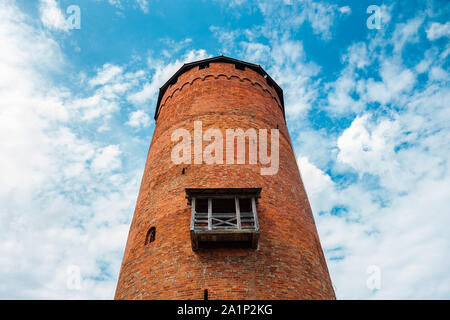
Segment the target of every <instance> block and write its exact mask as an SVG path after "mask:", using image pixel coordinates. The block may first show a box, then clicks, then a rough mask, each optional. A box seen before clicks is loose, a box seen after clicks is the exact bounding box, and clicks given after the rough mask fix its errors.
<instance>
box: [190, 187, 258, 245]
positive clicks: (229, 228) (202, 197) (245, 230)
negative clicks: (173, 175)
mask: <svg viewBox="0 0 450 320" xmlns="http://www.w3.org/2000/svg"><path fill="white" fill-rule="evenodd" d="M260 191H261V188H231V189H186V194H187V198H188V199H189V201H190V204H191V228H190V229H191V241H192V248H193V249H194V250H196V249H198V248H202V247H223V246H239V247H242V246H244V247H253V248H256V246H257V241H258V237H259V226H258V215H257V212H256V203H257V199H258V198H259V197H260Z"/></svg>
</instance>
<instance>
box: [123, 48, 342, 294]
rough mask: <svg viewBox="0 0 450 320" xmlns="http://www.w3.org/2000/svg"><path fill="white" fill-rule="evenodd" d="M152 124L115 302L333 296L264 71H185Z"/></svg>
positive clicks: (197, 66) (206, 67)
mask: <svg viewBox="0 0 450 320" xmlns="http://www.w3.org/2000/svg"><path fill="white" fill-rule="evenodd" d="M155 119H156V126H155V131H154V134H153V138H152V141H151V144H150V149H149V152H148V156H147V162H146V165H145V170H144V174H143V178H142V183H141V187H140V191H139V195H138V199H137V204H136V209H135V213H134V217H133V220H132V223H131V226H130V232H129V235H128V240H127V244H126V248H125V254H124V257H123V262H122V266H121V271H120V275H119V280H118V284H117V289H116V294H115V298H116V299H204V297H205V295H206V294H207V296H208V298H209V299H334V298H335V295H334V291H333V287H332V284H331V280H330V277H329V274H328V269H327V265H326V261H325V259H324V255H323V252H322V248H321V245H320V242H319V238H318V234H317V230H316V226H315V224H314V219H313V216H312V212H311V209H310V205H309V202H308V198H307V195H306V192H305V189H304V186H303V184H302V180H301V177H300V172H299V170H298V167H297V162H296V158H295V154H294V151H293V148H292V145H291V141H290V138H289V133H288V130H287V127H286V122H285V117H284V103H283V92H282V90H281V88H280V87H279V86H278V85H277V84H276V83H275V82H274V81H273V80H272V79H271V78H270V76H269V75H267V73H266V72H265V71H264V70H263V69H262V68H261V67H260V66H258V65H254V64H251V63H247V62H243V61H239V60H235V59H231V58H228V57H224V56H220V57H216V58H210V59H206V60H202V61H197V62H193V63H189V64H185V65H184V66H183V67H181V69H180V70H179V71H178V72H177V73H176V74H175V75H174V76H173V77H172V78H171V79H170V80H169V81H168V82H167V83H166V84H165V85H164V86H163V87H162V88H161V89H160V94H159V97H158V104H157V108H156V113H155ZM238 129H242V131H243V132H244V145H245V148H244V152H245V156H244V158H243V159H242V158H241V159H240V160H239V159H238V158H239V154H240V151H239V145H238V143H239V137H238V136H239V135H236V136H234V137H233V136H232V135H231V134H230V136H229V134H228V133H229V132H227V130H229V131H230V130H234V133H236V132H238ZM230 132H231V133H232V131H230ZM264 132H267V139H266V141H267V152H268V155H271V156H272V158H271V159H270V158H269V160H270V161H268V160H267V157H266V159H265V160H264V157H263V155H264V152H263V153H261V152H262V151H265V148H264V147H265V146H264V138H265V135H264ZM277 133H278V134H277ZM255 134H256V136H255ZM241 136H242V135H241ZM230 137H231V138H232V141H231V142H230V139H229V138H230ZM221 138H222V140H221ZM235 138H236V139H235ZM272 138H278V139H272ZM213 142H214V143H216V144H215V148H213V149H214V152H211V153H209V154H208V150H209V151H211V150H212V149H211V145H212V144H213ZM275 144H277V145H275ZM255 145H256V147H255V149H252V147H254V146H255ZM221 147H223V148H221ZM276 147H277V148H278V154H276V151H277V148H276ZM208 148H209V149H208ZM256 150H257V151H256ZM241 151H242V150H241ZM252 151H253V153H252ZM186 153H188V155H187V156H186ZM208 155H209V156H208ZM211 155H212V156H213V160H214V161H211ZM255 155H258V157H253V156H255ZM202 156H203V157H202ZM230 157H231V159H230ZM275 157H277V159H275ZM180 159H181V160H180ZM221 159H223V161H221ZM255 160H256V161H255ZM277 161H278V162H277ZM275 162H277V163H275ZM269 167H271V170H268V168H269ZM264 168H265V169H266V171H264Z"/></svg>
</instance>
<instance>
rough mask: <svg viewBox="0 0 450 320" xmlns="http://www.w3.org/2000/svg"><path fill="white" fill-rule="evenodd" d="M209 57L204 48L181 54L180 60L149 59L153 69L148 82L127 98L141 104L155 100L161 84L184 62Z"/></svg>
mask: <svg viewBox="0 0 450 320" xmlns="http://www.w3.org/2000/svg"><path fill="white" fill-rule="evenodd" d="M207 57H209V55H208V54H207V53H206V51H205V50H203V49H200V50H190V51H188V52H187V53H186V54H184V55H183V57H182V59H181V60H178V59H177V60H175V61H173V62H170V63H165V62H162V61H159V60H154V59H149V67H150V68H151V69H154V70H155V71H154V74H153V76H152V79H151V81H150V82H147V83H145V84H144V85H143V88H142V89H141V90H140V91H138V92H134V93H132V94H130V95H129V96H128V100H129V101H131V102H132V103H134V104H143V103H146V102H148V101H149V100H150V99H153V100H154V101H156V96H157V93H158V92H159V88H160V87H162V86H163V84H164V83H166V82H167V80H169V79H170V77H171V76H172V75H173V74H174V73H175V72H177V71H178V69H180V68H181V66H182V65H183V64H184V63H188V62H192V61H196V60H201V59H205V58H207Z"/></svg>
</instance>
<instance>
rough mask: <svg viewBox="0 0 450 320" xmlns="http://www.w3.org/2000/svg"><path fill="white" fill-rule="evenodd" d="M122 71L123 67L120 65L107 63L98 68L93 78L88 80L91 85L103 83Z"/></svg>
mask: <svg viewBox="0 0 450 320" xmlns="http://www.w3.org/2000/svg"><path fill="white" fill-rule="evenodd" d="M122 72H123V69H122V68H121V67H119V66H115V65H112V64H109V63H107V64H105V65H103V67H102V68H101V69H99V70H98V74H97V76H96V77H95V78H93V79H91V80H89V84H90V85H91V86H96V85H104V84H106V83H108V82H110V81H111V80H113V79H114V78H115V77H117V76H118V75H120V74H122Z"/></svg>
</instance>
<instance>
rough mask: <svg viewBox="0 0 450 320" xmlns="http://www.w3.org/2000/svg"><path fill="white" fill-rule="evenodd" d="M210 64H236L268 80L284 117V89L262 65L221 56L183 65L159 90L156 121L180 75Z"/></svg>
mask: <svg viewBox="0 0 450 320" xmlns="http://www.w3.org/2000/svg"><path fill="white" fill-rule="evenodd" d="M210 62H224V63H230V64H235V65H236V66H240V67H247V68H249V69H252V70H253V71H255V72H257V73H259V74H260V75H261V76H263V77H264V78H265V79H266V81H267V83H268V84H269V85H270V86H272V87H273V88H274V89H275V91H276V93H277V95H278V98H279V99H280V102H281V108H282V110H283V115H284V99H283V89H281V88H280V86H279V85H278V84H277V83H276V82H275V81H274V80H273V79H272V78H271V77H270V76H269V75H268V73H267V72H266V71H265V70H264V69H263V68H262V67H261V66H260V65H257V64H253V63H249V62H245V61H242V60H237V59H233V58H230V57H226V56H224V55H220V56H217V57H212V58H207V59H203V60H198V61H194V62H189V63H185V64H183V66H182V67H181V68H180V69H179V70H178V71H177V72H176V73H175V74H174V75H173V76H172V77H171V78H170V79H169V80H167V82H166V83H165V84H164V85H163V86H162V87H161V88H159V95H158V102H157V104H156V110H155V120H156V119H157V118H158V112H159V105H160V103H161V100H162V98H163V96H164V93H165V92H166V90H167V88H168V87H169V86H170V85H171V84H173V83H175V82H176V80H177V79H178V77H179V76H180V75H182V74H183V73H185V72H186V71H188V70H190V69H192V68H195V67H197V66H202V65H207V64H209V63H210Z"/></svg>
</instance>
